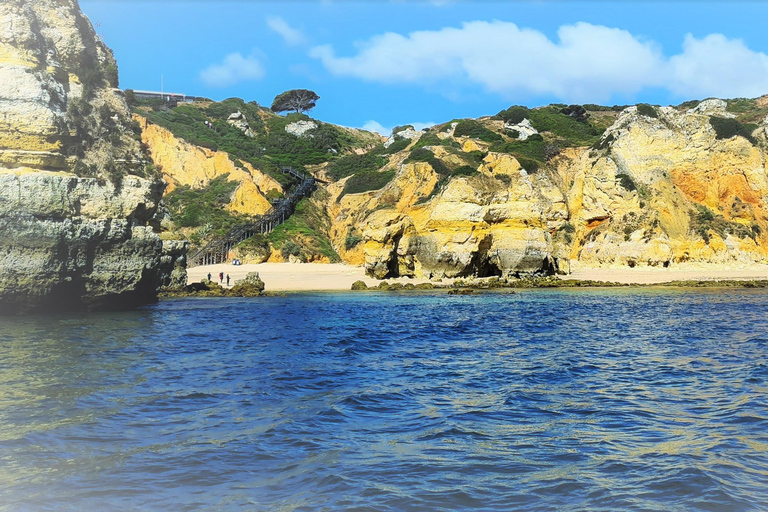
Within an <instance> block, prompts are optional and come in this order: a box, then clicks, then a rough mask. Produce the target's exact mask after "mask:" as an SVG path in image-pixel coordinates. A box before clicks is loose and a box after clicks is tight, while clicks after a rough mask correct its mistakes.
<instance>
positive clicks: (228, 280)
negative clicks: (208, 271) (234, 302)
mask: <svg viewBox="0 0 768 512" xmlns="http://www.w3.org/2000/svg"><path fill="white" fill-rule="evenodd" d="M227 286H229V274H227Z"/></svg>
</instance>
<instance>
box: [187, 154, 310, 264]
mask: <svg viewBox="0 0 768 512" xmlns="http://www.w3.org/2000/svg"><path fill="white" fill-rule="evenodd" d="M282 171H283V174H290V175H291V176H293V177H295V178H298V179H300V180H301V182H300V183H299V186H298V187H296V188H295V189H294V190H293V191H292V192H291V193H290V194H288V195H287V196H286V197H284V198H282V199H278V200H276V201H274V202H273V203H272V208H270V209H269V211H267V212H266V213H265V214H264V215H260V216H258V217H256V218H255V219H253V220H251V221H250V222H248V223H247V224H241V225H239V226H235V227H234V228H232V229H231V230H230V231H229V233H227V234H226V235H221V236H217V237H215V238H214V239H213V240H211V241H210V242H208V244H207V245H205V246H204V247H203V248H202V249H200V250H199V251H197V252H196V253H194V254H193V255H192V256H190V257H189V258H188V260H187V261H188V262H189V265H190V266H193V267H197V266H200V265H215V264H217V263H226V262H227V261H228V260H229V253H230V251H231V250H232V248H233V247H234V246H236V245H237V244H239V243H240V242H243V241H245V240H247V239H249V238H251V237H252V236H254V235H257V234H263V235H266V234H268V233H271V232H272V230H273V229H275V228H276V227H277V226H279V225H280V224H282V223H283V222H285V221H286V219H288V217H290V216H291V215H292V214H293V212H294V210H295V209H296V205H297V204H298V203H299V201H300V200H301V199H303V198H305V197H309V196H310V195H312V192H314V191H315V189H316V188H317V181H316V180H315V178H314V177H313V176H312V175H311V174H305V173H302V172H299V171H297V170H295V169H294V168H293V167H283V168H282Z"/></svg>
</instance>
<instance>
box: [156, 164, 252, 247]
mask: <svg viewBox="0 0 768 512" xmlns="http://www.w3.org/2000/svg"><path fill="white" fill-rule="evenodd" d="M228 178H229V175H226V174H225V175H222V176H219V177H217V178H215V179H213V180H211V181H210V182H208V184H207V185H206V186H205V187H203V188H200V189H193V188H191V187H189V186H186V185H183V186H180V187H177V188H176V189H174V190H173V191H172V192H170V193H168V195H166V196H165V203H166V204H167V205H168V209H170V211H171V218H172V219H173V221H174V223H176V225H177V226H179V227H200V226H203V225H210V226H211V228H212V229H213V230H214V231H215V232H219V233H225V232H226V231H227V230H228V229H229V228H231V227H232V226H234V225H235V224H236V223H238V222H240V221H241V217H239V216H237V215H233V214H232V213H230V212H229V211H228V210H226V209H225V207H226V205H227V204H229V202H230V200H231V198H232V193H233V192H234V191H235V189H236V188H237V187H238V183H237V182H236V181H228Z"/></svg>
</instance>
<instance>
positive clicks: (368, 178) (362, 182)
mask: <svg viewBox="0 0 768 512" xmlns="http://www.w3.org/2000/svg"><path fill="white" fill-rule="evenodd" d="M394 177H395V171H384V172H379V171H365V172H361V173H359V174H355V175H354V176H352V177H350V178H349V179H348V180H347V182H346V183H345V184H344V190H342V192H341V194H340V195H339V199H341V198H342V197H344V196H345V195H347V194H359V193H361V192H368V191H370V190H379V189H380V188H383V187H384V186H385V185H386V184H387V183H389V182H390V181H392V179H393V178H394Z"/></svg>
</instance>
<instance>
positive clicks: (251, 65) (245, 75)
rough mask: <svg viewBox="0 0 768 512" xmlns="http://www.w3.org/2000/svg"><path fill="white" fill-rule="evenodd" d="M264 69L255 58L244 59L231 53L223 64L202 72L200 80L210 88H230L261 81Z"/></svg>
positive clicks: (237, 54) (238, 54)
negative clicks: (248, 82)
mask: <svg viewBox="0 0 768 512" xmlns="http://www.w3.org/2000/svg"><path fill="white" fill-rule="evenodd" d="M262 78H264V67H263V66H262V65H261V63H260V62H259V61H258V59H257V58H256V57H254V56H249V57H243V56H242V55H241V54H240V53H231V54H229V55H227V56H226V57H224V60H223V62H222V63H221V64H214V65H212V66H209V67H208V68H206V69H204V70H203V71H201V72H200V80H202V81H203V83H204V84H205V85H207V86H208V87H217V88H220V87H229V86H231V85H235V84H239V83H241V82H247V81H254V80H261V79H262Z"/></svg>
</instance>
